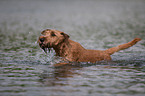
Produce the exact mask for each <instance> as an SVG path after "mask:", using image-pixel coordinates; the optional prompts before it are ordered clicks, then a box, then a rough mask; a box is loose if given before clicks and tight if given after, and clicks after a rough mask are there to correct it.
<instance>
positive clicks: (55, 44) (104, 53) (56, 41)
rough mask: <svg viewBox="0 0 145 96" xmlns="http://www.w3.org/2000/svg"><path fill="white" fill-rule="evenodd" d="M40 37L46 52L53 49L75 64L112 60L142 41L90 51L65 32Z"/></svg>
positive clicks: (50, 30) (49, 31) (50, 32)
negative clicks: (118, 53) (113, 55)
mask: <svg viewBox="0 0 145 96" xmlns="http://www.w3.org/2000/svg"><path fill="white" fill-rule="evenodd" d="M41 34H42V36H40V37H39V39H38V43H39V46H40V47H41V48H42V49H43V50H44V51H45V52H46V50H47V49H48V50H50V48H53V49H54V50H55V52H56V56H60V57H64V58H65V59H66V60H68V61H74V62H92V63H95V62H96V61H101V60H111V56H110V55H112V54H113V53H115V52H118V51H120V50H123V49H126V48H129V47H131V46H133V45H134V44H136V43H137V42H138V41H140V40H141V39H140V38H135V39H134V40H132V41H130V42H128V43H125V44H122V45H119V46H117V47H113V48H109V49H107V50H89V49H85V48H83V47H82V46H81V45H80V44H79V43H78V42H75V41H72V40H70V39H69V35H67V34H66V33H64V32H61V31H58V30H52V29H46V30H44V31H42V32H41Z"/></svg>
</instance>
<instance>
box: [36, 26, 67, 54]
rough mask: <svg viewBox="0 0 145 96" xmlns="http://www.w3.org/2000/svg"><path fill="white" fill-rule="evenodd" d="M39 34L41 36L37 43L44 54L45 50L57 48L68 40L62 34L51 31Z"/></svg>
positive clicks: (47, 30)
mask: <svg viewBox="0 0 145 96" xmlns="http://www.w3.org/2000/svg"><path fill="white" fill-rule="evenodd" d="M41 34H42V36H40V37H39V39H38V43H39V46H40V47H41V48H42V49H43V50H44V51H45V52H46V49H47V48H48V49H49V50H50V48H54V47H56V46H58V45H59V44H61V43H63V42H65V41H66V40H68V38H69V36H68V35H67V34H65V33H64V32H61V31H58V30H53V29H46V30H44V31H42V32H41Z"/></svg>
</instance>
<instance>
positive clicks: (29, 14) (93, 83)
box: [0, 0, 145, 96]
mask: <svg viewBox="0 0 145 96" xmlns="http://www.w3.org/2000/svg"><path fill="white" fill-rule="evenodd" d="M144 9H145V1H144V0H48V1H47V0H1V1H0V95H1V96H75V95H77V96H144V95H145V10H144ZM46 28H52V29H57V30H61V31H64V32H65V33H67V34H68V35H70V38H71V39H72V40H74V41H77V42H79V43H81V45H82V46H83V47H85V48H88V49H97V50H105V49H107V48H111V47H114V46H117V45H119V44H123V43H126V42H129V41H131V40H132V39H133V38H135V37H140V38H142V41H140V42H139V43H137V44H136V45H134V46H133V47H131V48H129V49H126V50H122V51H120V52H118V53H115V54H113V55H112V59H113V60H112V61H110V62H106V61H101V62H96V63H95V64H92V63H78V64H77V63H71V64H69V65H65V66H59V67H54V66H53V65H54V64H56V63H59V62H61V59H60V58H59V57H55V52H54V51H53V50H52V51H51V53H49V54H45V53H44V52H43V50H41V49H40V48H39V46H38V44H37V39H38V37H39V36H40V35H41V34H40V32H41V31H42V30H44V29H46Z"/></svg>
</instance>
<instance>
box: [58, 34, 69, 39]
mask: <svg viewBox="0 0 145 96" xmlns="http://www.w3.org/2000/svg"><path fill="white" fill-rule="evenodd" d="M60 34H61V35H63V36H64V38H65V39H68V38H69V35H67V34H65V33H64V32H62V33H60Z"/></svg>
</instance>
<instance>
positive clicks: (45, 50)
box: [42, 48, 51, 54]
mask: <svg viewBox="0 0 145 96" xmlns="http://www.w3.org/2000/svg"><path fill="white" fill-rule="evenodd" d="M42 49H43V51H44V52H45V53H46V54H47V53H48V52H49V53H50V50H51V48H42Z"/></svg>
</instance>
